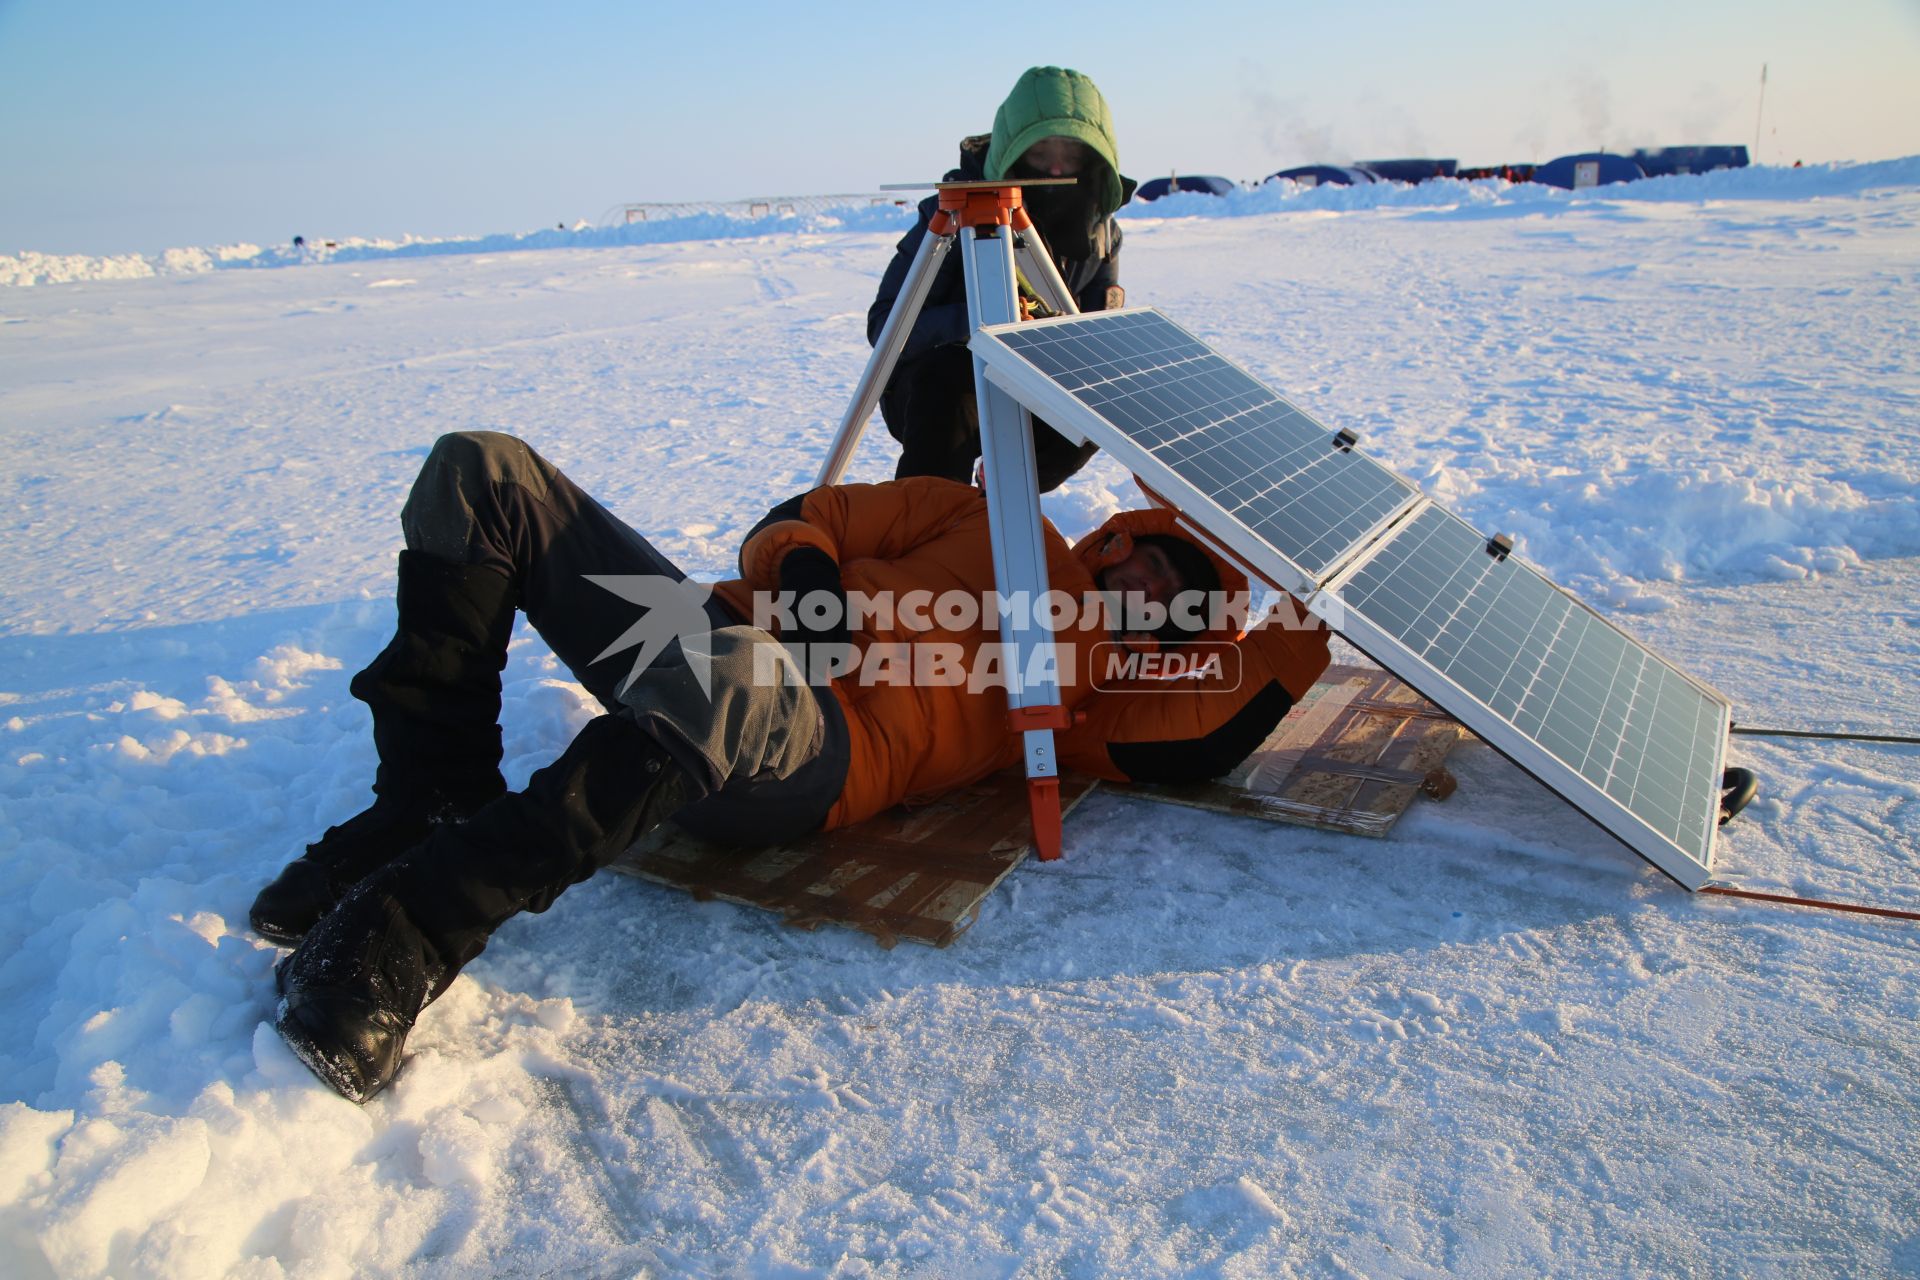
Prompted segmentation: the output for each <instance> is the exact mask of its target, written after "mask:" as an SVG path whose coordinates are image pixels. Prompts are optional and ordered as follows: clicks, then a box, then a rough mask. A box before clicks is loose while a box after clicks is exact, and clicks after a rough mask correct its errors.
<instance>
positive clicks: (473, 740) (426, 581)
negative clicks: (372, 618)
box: [249, 551, 514, 946]
mask: <svg viewBox="0 0 1920 1280" xmlns="http://www.w3.org/2000/svg"><path fill="white" fill-rule="evenodd" d="M396 604H397V606H398V613H399V621H398V625H397V626H396V628H395V631H394V637H393V640H392V642H391V643H389V644H388V645H387V647H386V648H385V649H384V650H382V651H381V652H380V655H379V656H378V657H376V658H375V659H374V660H373V661H372V662H371V663H370V664H369V665H368V666H367V669H366V670H365V671H362V672H361V673H360V674H359V675H357V676H355V677H354V678H353V683H352V684H351V685H350V686H349V687H350V689H351V690H352V692H353V696H354V697H356V698H358V699H360V700H361V701H362V702H364V703H366V704H367V706H368V707H369V708H370V709H371V710H372V712H373V742H374V748H375V750H376V751H377V752H378V753H379V756H380V765H379V769H378V771H377V772H376V774H375V776H374V783H373V791H374V796H375V799H374V802H373V805H372V806H371V807H370V808H368V809H366V810H365V811H363V812H361V813H359V814H356V815H355V816H354V817H352V818H349V819H347V821H345V822H343V823H341V824H340V825H338V826H335V827H329V828H327V831H326V833H325V834H324V835H322V836H321V837H320V839H318V840H317V841H315V842H314V843H312V844H310V845H308V846H307V848H306V852H305V853H303V854H301V855H300V856H299V857H298V858H296V859H294V860H293V861H292V862H290V863H288V864H287V866H286V867H285V868H283V869H282V870H281V872H280V874H279V875H278V876H277V877H275V878H274V880H273V882H272V883H271V884H269V885H267V887H266V888H264V889H262V890H261V891H260V894H259V896H258V897H257V898H255V899H254V903H253V908H252V910H251V912H250V913H249V918H250V921H251V923H252V925H253V931H254V932H255V933H257V934H259V935H260V936H261V937H263V938H265V939H267V941H269V942H274V943H278V944H280V945H282V946H292V945H294V944H295V943H297V942H299V941H300V939H301V938H302V937H303V936H304V935H305V934H306V932H307V930H308V929H310V928H312V927H313V925H314V924H315V923H316V922H318V921H319V920H320V918H321V917H322V916H324V915H326V913H327V912H329V911H331V910H332V909H333V907H334V905H335V904H336V903H338V902H339V901H340V900H341V898H342V897H343V896H344V895H345V894H346V892H347V890H349V889H351V888H352V887H353V886H354V885H355V884H357V883H359V881H360V880H362V879H363V878H365V877H366V876H367V875H369V874H371V873H372V872H374V871H376V870H378V869H379V868H380V867H383V866H385V865H386V864H387V863H388V862H391V861H392V860H393V859H395V858H397V857H399V856H400V855H401V854H403V853H405V852H406V851H407V850H409V849H411V848H413V846H415V845H416V844H419V843H420V842H421V841H422V840H425V839H426V838H427V836H428V835H430V834H431V833H432V832H433V830H434V829H435V828H436V827H439V826H442V825H446V824H449V823H457V822H460V821H463V820H464V819H466V818H467V817H468V816H469V815H470V814H472V813H474V812H475V811H477V810H478V809H479V808H480V807H481V806H482V805H485V804H486V803H487V802H488V801H490V800H492V799H494V798H495V797H496V796H498V795H500V794H501V793H502V792H504V791H505V790H506V784H505V783H504V782H503V781H502V780H501V777H500V754H501V748H500V672H501V670H502V669H503V668H504V667H505V666H506V661H507V641H508V640H509V639H510V638H511V637H512V635H513V616H514V593H513V584H512V582H511V580H510V579H509V578H508V577H507V575H506V574H504V573H501V572H500V571H499V570H497V569H493V568H489V567H486V566H483V565H468V564H457V563H455V562H453V561H448V560H440V559H437V558H435V557H433V556H430V555H427V554H425V553H423V552H418V551H403V552H401V553H400V570H399V588H398V591H397V593H396Z"/></svg>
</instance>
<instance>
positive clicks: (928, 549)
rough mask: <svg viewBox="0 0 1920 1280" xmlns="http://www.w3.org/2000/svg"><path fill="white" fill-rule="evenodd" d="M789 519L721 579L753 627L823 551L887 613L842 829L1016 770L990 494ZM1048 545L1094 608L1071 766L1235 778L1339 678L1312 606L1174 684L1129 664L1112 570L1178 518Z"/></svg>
mask: <svg viewBox="0 0 1920 1280" xmlns="http://www.w3.org/2000/svg"><path fill="white" fill-rule="evenodd" d="M788 510H789V511H790V512H791V513H792V514H793V516H794V517H795V518H790V519H778V520H773V521H771V522H767V523H763V524H762V525H761V526H760V528H759V529H758V530H757V531H756V532H755V533H754V534H753V535H752V536H751V537H750V538H749V539H748V540H747V543H746V545H745V546H744V547H742V548H741V550H740V574H741V576H740V578H739V579H737V580H733V581H728V582H722V583H719V584H718V585H717V586H716V587H715V592H716V594H718V595H719V596H721V598H722V599H724V600H726V601H727V603H728V604H729V605H730V606H731V607H732V608H733V609H734V610H735V611H736V612H738V613H739V614H740V615H741V616H743V617H746V618H749V619H752V618H754V617H755V616H756V613H755V607H754V606H755V599H754V596H755V594H756V593H770V594H777V593H778V591H779V589H780V562H781V560H782V558H783V557H785V555H786V554H787V553H788V552H790V551H792V550H795V549H796V548H799V547H817V548H819V549H820V550H822V551H824V552H826V553H827V554H828V555H830V556H832V557H833V559H834V561H835V563H837V564H838V565H839V566H840V582H841V585H842V587H843V588H844V589H845V590H846V592H847V593H848V595H849V597H850V598H852V599H854V600H855V603H856V606H858V604H859V599H858V597H859V596H860V595H864V596H865V597H867V598H868V599H870V600H874V601H876V602H879V603H881V604H882V606H883V607H882V608H881V609H880V610H879V611H878V612H877V613H876V612H874V611H868V613H867V614H866V616H863V617H862V618H861V619H859V620H858V624H857V625H856V626H855V627H854V628H853V641H854V645H855V647H856V648H857V649H858V650H859V651H860V653H861V663H860V665H859V667H858V668H856V669H855V670H854V671H852V672H849V673H848V674H846V675H844V676H841V677H840V678H838V679H836V680H834V682H833V693H834V696H835V698H836V699H837V700H838V702H839V704H840V706H841V709H842V710H843V711H844V712H845V713H846V721H847V731H848V738H849V746H850V759H849V764H848V769H847V782H846V787H845V789H844V790H843V791H842V792H841V794H840V799H839V802H838V803H837V804H835V805H834V807H833V810H832V812H831V813H830V814H829V815H828V817H827V823H826V825H827V827H828V828H833V827H842V826H846V825H848V824H850V823H854V822H858V821H860V820H861V819H863V818H868V817H871V816H872V815H874V814H876V813H879V812H881V811H882V810H884V809H887V808H888V807H890V806H892V805H894V804H896V803H898V802H899V801H901V800H903V799H908V798H912V797H916V796H923V795H937V794H940V793H942V792H945V791H949V790H951V789H953V788H955V787H959V786H964V785H966V784H967V783H970V782H974V781H977V780H978V779H980V778H982V777H985V776H986V775H987V774H989V773H992V772H994V771H995V770H997V769H1002V768H1005V767H1006V766H1008V765H1010V764H1013V763H1014V762H1016V761H1017V760H1018V759H1019V758H1020V744H1019V739H1018V738H1017V737H1016V735H1015V734H1013V733H1012V732H1011V731H1010V729H1009V728H1008V724H1007V697H1006V690H1005V685H1004V683H1003V682H1002V681H1001V680H1000V679H999V678H998V671H999V668H998V662H999V660H1000V657H999V649H998V646H999V631H998V619H997V617H996V616H994V614H993V613H992V611H991V609H990V608H987V607H985V606H986V605H987V604H990V601H989V600H988V598H987V593H989V592H991V591H992V590H993V589H994V577H993V553H992V547H991V544H990V542H989V535H988V528H987V503H986V498H985V496H984V495H982V494H981V492H980V491H979V490H977V489H975V488H973V487H971V486H969V485H964V484H957V483H955V482H953V481H951V480H939V479H934V478H931V477H919V478H915V479H910V480H895V481H891V482H889V483H886V484H877V485H837V486H830V487H827V488H821V489H815V490H814V491H813V492H811V493H809V494H807V495H806V496H805V498H804V499H802V500H800V502H798V503H797V504H789V507H788ZM1042 533H1043V535H1044V537H1045V540H1046V549H1047V574H1048V578H1049V581H1050V584H1051V587H1052V589H1053V591H1055V592H1059V593H1062V595H1064V596H1065V597H1067V598H1068V599H1069V600H1070V601H1072V602H1075V603H1076V604H1077V605H1078V606H1079V607H1078V608H1077V611H1076V617H1075V618H1074V620H1073V623H1072V625H1070V626H1069V627H1068V628H1067V629H1065V630H1061V631H1058V632H1056V635H1055V648H1056V651H1057V655H1058V663H1059V665H1058V671H1059V677H1060V692H1061V701H1062V702H1063V703H1064V704H1065V705H1066V706H1067V707H1068V708H1069V709H1071V710H1072V711H1074V713H1075V717H1076V721H1077V723H1076V724H1075V725H1074V727H1072V728H1071V729H1068V730H1065V731H1063V732H1061V733H1059V734H1058V735H1057V738H1056V741H1057V745H1058V748H1059V754H1060V760H1061V763H1062V764H1063V765H1064V766H1066V767H1068V768H1072V769H1080V770H1084V771H1086V772H1089V773H1093V774H1096V775H1098V776H1100V777H1103V778H1111V779H1131V780H1134V781H1183V780H1189V779H1194V778H1204V777H1217V776H1218V775H1220V774H1222V773H1225V772H1227V771H1228V770H1229V769H1231V768H1232V767H1233V766H1234V765H1236V764H1238V763H1239V762H1240V761H1241V760H1242V759H1244V758H1245V757H1246V755H1247V753H1248V752H1250V751H1251V750H1252V749H1253V748H1254V747H1256V746H1258V745H1259V744H1260V743H1261V742H1262V741H1263V740H1264V739H1265V738H1266V736H1267V734H1268V733H1269V732H1271V731H1272V729H1273V726H1274V725H1275V724H1276V723H1278V722H1279V719H1280V717H1281V716H1282V715H1284V714H1286V712H1287V709H1288V708H1290V707H1291V706H1292V705H1293V703H1294V701H1295V700H1296V699H1298V698H1299V697H1301V696H1302V695H1304V694H1305V693H1306V691H1307V690H1308V689H1309V688H1310V687H1312V685H1313V682H1314V680H1315V679H1317V678H1318V677H1319V675H1320V673H1321V671H1323V670H1325V668H1326V665H1327V635H1326V631H1325V629H1324V628H1322V627H1321V626H1320V624H1319V623H1318V622H1317V621H1312V620H1310V619H1308V618H1307V616H1306V615H1305V613H1304V611H1303V610H1299V609H1297V608H1295V609H1294V610H1293V613H1294V618H1293V619H1291V620H1289V621H1291V622H1293V623H1294V625H1291V626H1279V625H1267V626H1263V627H1260V628H1256V629H1255V630H1253V631H1251V632H1248V633H1247V634H1245V635H1239V634H1237V628H1236V627H1234V626H1232V625H1226V626H1222V627H1220V628H1218V629H1216V630H1215V631H1213V632H1210V633H1209V634H1208V635H1207V636H1206V637H1204V638H1203V642H1202V643H1196V644H1192V645H1187V646H1182V648H1181V650H1180V651H1179V652H1180V654H1181V656H1182V657H1183V658H1188V659H1189V663H1188V665H1189V666H1192V667H1199V666H1201V665H1202V664H1201V663H1199V662H1193V661H1191V659H1192V658H1194V657H1204V656H1207V655H1211V656H1213V657H1214V658H1215V659H1216V660H1215V661H1213V662H1212V663H1211V664H1207V665H1206V668H1205V669H1204V670H1200V671H1198V673H1197V674H1195V673H1194V672H1192V671H1189V672H1186V673H1184V678H1171V679H1169V678H1164V677H1165V674H1166V673H1165V672H1164V671H1152V670H1149V671H1142V670H1141V669H1140V664H1138V663H1135V664H1133V665H1131V666H1129V664H1128V663H1127V662H1126V654H1127V653H1128V652H1129V650H1128V649H1127V648H1124V647H1122V646H1120V645H1118V644H1117V642H1116V641H1115V640H1114V638H1113V637H1112V636H1111V635H1109V634H1108V633H1107V631H1106V630H1105V627H1104V622H1105V620H1106V615H1105V613H1103V612H1102V611H1101V610H1100V609H1099V608H1097V607H1096V605H1097V597H1096V596H1095V591H1096V575H1097V574H1098V573H1099V572H1100V571H1101V570H1102V569H1104V568H1106V567H1107V566H1109V565H1112V564H1117V563H1119V562H1120V561H1121V560H1124V559H1125V558H1126V557H1127V556H1128V555H1129V554H1131V552H1132V539H1133V537H1134V536H1136V535H1139V534H1146V533H1173V534H1176V535H1180V536H1185V535H1184V534H1182V532H1181V530H1180V529H1179V528H1178V527H1177V522H1176V518H1175V516H1174V515H1173V513H1172V512H1169V511H1134V512H1124V513H1122V514H1120V515H1117V516H1115V517H1114V518H1113V519H1111V520H1109V521H1108V522H1107V523H1106V524H1104V525H1102V526H1101V527H1100V528H1099V529H1098V530H1096V531H1095V532H1094V533H1092V534H1090V535H1088V536H1087V537H1086V538H1084V539H1082V540H1081V542H1080V543H1079V545H1078V546H1075V547H1069V546H1068V545H1067V542H1066V540H1065V539H1064V538H1062V537H1061V536H1060V534H1059V533H1058V532H1056V531H1055V530H1054V528H1053V526H1052V525H1051V524H1044V523H1043V526H1042ZM1203 550H1207V553H1208V555H1209V556H1213V552H1212V551H1211V550H1210V549H1207V548H1203ZM1213 558H1214V563H1215V565H1216V567H1217V568H1218V570H1219V572H1220V577H1221V583H1222V586H1223V589H1224V590H1226V591H1227V592H1230V593H1238V592H1244V591H1245V589H1246V578H1245V576H1244V575H1242V574H1241V573H1240V572H1239V570H1237V569H1235V568H1234V567H1233V566H1231V565H1229V564H1227V563H1225V562H1224V561H1221V560H1220V559H1219V558H1218V557H1217V556H1214V557H1213ZM949 592H951V593H953V594H952V595H947V594H945V593H949ZM767 598H768V597H767V596H765V595H763V597H762V601H761V603H762V604H763V606H764V605H765V603H766V599H767ZM969 602H971V603H970V605H969ZM759 616H760V617H761V618H763V619H764V618H766V617H768V616H769V613H768V610H767V609H765V608H764V607H763V608H762V610H761V611H760V614H759ZM1144 647H1145V648H1147V649H1151V648H1152V645H1151V642H1148V643H1147V644H1146V645H1145V646H1144ZM1133 651H1134V652H1138V650H1137V649H1136V650H1133Z"/></svg>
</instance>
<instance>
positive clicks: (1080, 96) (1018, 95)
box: [986, 67, 1129, 217]
mask: <svg viewBox="0 0 1920 1280" xmlns="http://www.w3.org/2000/svg"><path fill="white" fill-rule="evenodd" d="M1051 137H1062V138H1075V139H1078V140H1079V141H1081V142H1084V143H1086V144H1087V145H1088V146H1089V147H1091V148H1093V150H1094V153H1095V154H1097V155H1098V156H1099V157H1100V158H1101V159H1102V160H1104V161H1106V174H1105V175H1104V176H1105V179H1106V189H1105V190H1103V191H1101V192H1099V193H1098V194H1099V199H1100V213H1101V215H1102V216H1103V217H1104V216H1106V215H1108V214H1111V213H1113V211H1114V210H1116V209H1118V208H1119V207H1120V206H1121V205H1123V204H1125V203H1126V202H1127V198H1128V194H1129V193H1128V192H1127V191H1126V190H1125V187H1124V185H1123V184H1122V182H1121V179H1120V148H1119V147H1118V146H1117V145H1116V144H1115V142H1114V140H1113V117H1112V115H1111V114H1109V113H1108V111H1107V100H1106V99H1105V98H1104V97H1102V96H1101V94H1100V89H1099V87H1098V86H1097V85H1095V84H1094V83H1093V81H1092V80H1090V79H1088V78H1087V77H1086V76H1083V75H1081V74H1080V73H1079V72H1078V71H1070V70H1068V69H1067V68H1065V67H1029V68H1027V70H1026V71H1024V72H1022V73H1021V75H1020V78H1019V79H1018V80H1017V81H1015V82H1014V85H1013V92H1011V93H1009V94H1008V95H1007V100H1006V101H1005V102H1002V103H1001V104H1000V109H999V110H998V111H996V112H994V113H993V141H992V144H991V145H990V146H989V147H988V148H987V159H986V177H987V178H988V180H990V181H998V180H999V179H1001V178H1004V177H1006V176H1007V170H1009V169H1011V168H1012V167H1013V166H1014V165H1015V163H1017V162H1018V161H1019V159H1020V157H1021V156H1022V155H1025V154H1026V150H1027V148H1028V147H1030V146H1032V145H1033V144H1034V143H1036V142H1038V141H1040V139H1042V138H1051ZM1062 189H1063V190H1064V189H1065V188H1062Z"/></svg>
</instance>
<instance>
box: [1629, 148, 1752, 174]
mask: <svg viewBox="0 0 1920 1280" xmlns="http://www.w3.org/2000/svg"><path fill="white" fill-rule="evenodd" d="M1633 162H1634V163H1635V164H1637V165H1639V166H1640V169H1641V171H1642V172H1644V173H1645V174H1646V175H1647V176H1648V177H1649V178H1660V177H1664V176H1666V175H1667V174H1670V173H1710V172H1712V171H1713V170H1715V169H1744V168H1746V167H1747V149H1746V148H1745V147H1743V146H1739V145H1735V146H1726V147H1661V148H1660V149H1659V150H1658V151H1636V152H1634V153H1633Z"/></svg>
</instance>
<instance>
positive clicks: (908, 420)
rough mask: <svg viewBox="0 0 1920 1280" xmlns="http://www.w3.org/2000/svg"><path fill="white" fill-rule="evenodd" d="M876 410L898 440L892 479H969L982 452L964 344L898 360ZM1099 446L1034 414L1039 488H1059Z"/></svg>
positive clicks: (970, 367) (970, 362) (964, 481)
mask: <svg viewBox="0 0 1920 1280" xmlns="http://www.w3.org/2000/svg"><path fill="white" fill-rule="evenodd" d="M880 416H881V417H883V418H885V419H886V423H887V430H888V431H889V432H891V433H892V435H893V438H894V439H895V440H898V441H899V442H900V462H899V465H898V466H897V467H895V469H894V473H893V478H894V479H896V480H904V479H906V478H907V477H908V476H940V477H941V478H943V479H946V480H958V481H959V482H960V483H961V484H971V483H972V482H973V461H974V459H975V458H978V457H979V456H980V407H979V404H978V402H977V401H976V400H975V399H974V388H973V356H972V354H971V353H970V352H969V351H968V350H967V349H966V348H965V347H964V346H944V347H935V348H934V349H933V350H931V351H929V352H927V353H926V354H925V355H922V356H918V357H916V358H914V359H912V360H903V361H901V362H900V364H899V365H897V366H896V367H895V368H894V371H893V376H892V377H891V378H889V379H888V380H887V387H886V390H885V391H883V392H881V394H880ZM1098 451H1099V450H1098V447H1097V446H1095V445H1093V444H1075V443H1073V441H1071V440H1069V439H1067V438H1066V437H1065V436H1063V435H1061V434H1060V433H1059V432H1058V431H1055V430H1054V429H1053V428H1052V427H1050V426H1048V425H1047V424H1046V423H1044V422H1042V421H1041V420H1040V419H1038V418H1035V419H1034V420H1033V456H1034V462H1035V464H1036V469H1037V470H1038V473H1039V481H1040V484H1039V488H1040V492H1042V493H1048V492H1051V491H1052V490H1054V489H1057V488H1059V487H1060V486H1061V485H1062V484H1063V483H1065V482H1066V479H1067V477H1068V476H1071V475H1072V474H1073V473H1074V472H1076V471H1078V470H1079V469H1080V468H1082V467H1084V466H1086V465H1087V462H1088V460H1090V459H1091V458H1092V457H1093V455H1094V454H1095V453H1097V452H1098Z"/></svg>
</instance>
